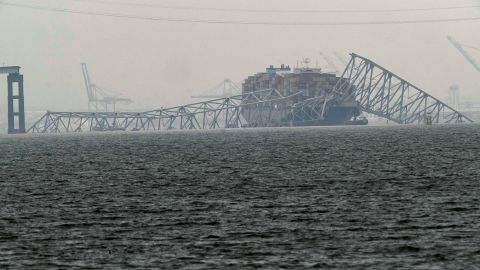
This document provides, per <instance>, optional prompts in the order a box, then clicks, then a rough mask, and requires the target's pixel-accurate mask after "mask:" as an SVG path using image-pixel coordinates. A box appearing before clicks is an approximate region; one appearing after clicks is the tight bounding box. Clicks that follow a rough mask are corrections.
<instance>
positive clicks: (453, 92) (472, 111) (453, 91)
mask: <svg viewBox="0 0 480 270" xmlns="http://www.w3.org/2000/svg"><path fill="white" fill-rule="evenodd" d="M447 39H448V41H450V43H451V44H452V45H453V46H454V47H455V49H457V51H458V52H459V53H460V54H461V55H462V56H463V57H464V58H465V60H467V62H468V63H470V65H471V66H472V67H473V68H474V69H475V70H476V71H478V72H480V63H479V62H478V61H477V60H476V59H475V58H474V57H473V55H471V54H470V53H469V52H468V51H467V48H468V49H472V50H476V51H479V52H480V48H476V47H473V46H469V45H465V44H461V43H460V42H458V41H456V40H455V39H454V38H453V37H451V36H448V37H447ZM449 101H450V103H451V104H452V106H453V107H454V108H455V109H457V110H460V111H462V112H464V113H465V114H468V115H470V116H472V117H476V118H479V119H480V103H478V102H477V103H475V102H472V101H467V102H461V99H460V88H459V86H458V85H456V84H454V85H452V86H450V88H449Z"/></svg>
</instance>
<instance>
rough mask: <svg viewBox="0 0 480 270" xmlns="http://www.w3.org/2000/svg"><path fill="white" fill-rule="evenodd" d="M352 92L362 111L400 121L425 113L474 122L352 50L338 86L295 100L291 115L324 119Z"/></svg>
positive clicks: (435, 117)
mask: <svg viewBox="0 0 480 270" xmlns="http://www.w3.org/2000/svg"><path fill="white" fill-rule="evenodd" d="M352 96H353V97H355V100H356V101H357V102H358V105H359V106H360V108H361V109H362V110H363V111H365V112H367V113H371V114H374V115H377V116H380V117H383V118H386V119H388V120H391V121H393V122H395V123H399V124H413V123H422V122H423V121H425V119H426V117H430V119H431V120H432V122H433V123H463V122H473V121H472V120H471V119H469V118H468V117H466V116H465V115H463V114H462V113H460V112H458V111H456V110H455V109H453V108H452V107H450V106H448V105H447V104H445V103H443V102H441V101H440V100H438V99H437V98H435V97H433V96H431V95H430V94H428V93H427V92H425V91H423V90H421V89H420V88H418V87H417V86H415V85H413V84H411V83H409V82H407V81H406V80H404V79H402V78H400V77H399V76H397V75H396V74H394V73H393V72H391V71H389V70H387V69H385V68H383V67H382V66H380V65H378V64H376V63H375V62H373V61H371V60H369V59H367V58H365V57H362V56H359V55H357V54H353V53H352V54H351V59H350V62H349V63H348V65H347V67H346V68H345V70H344V72H343V74H342V79H341V80H339V81H338V82H337V84H336V85H335V87H334V88H333V89H332V90H331V91H330V92H329V93H326V94H325V96H321V97H315V98H312V99H308V100H305V101H304V102H301V103H298V104H295V106H294V107H293V110H292V116H291V117H292V119H297V116H298V115H302V116H303V118H302V119H300V120H302V121H305V122H308V121H313V120H315V119H323V117H324V116H325V114H326V113H327V111H328V108H329V107H331V106H336V105H338V104H339V103H341V102H342V101H345V100H349V99H350V98H351V97H352ZM305 112H307V113H305Z"/></svg>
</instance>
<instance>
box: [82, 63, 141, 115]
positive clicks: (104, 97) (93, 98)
mask: <svg viewBox="0 0 480 270" xmlns="http://www.w3.org/2000/svg"><path fill="white" fill-rule="evenodd" d="M81 66H82V73H83V80H84V83H85V89H86V90H87V97H88V110H89V111H91V110H92V109H95V111H96V112H98V109H99V105H100V107H101V109H102V111H108V106H109V105H112V106H113V111H115V110H116V105H117V103H132V100H131V99H129V98H121V97H118V95H115V94H113V95H112V94H109V92H108V91H106V90H103V89H101V88H99V87H97V85H95V84H94V83H92V81H91V79H90V74H89V73H88V68H87V64H85V63H82V64H81ZM92 107H93V108H92Z"/></svg>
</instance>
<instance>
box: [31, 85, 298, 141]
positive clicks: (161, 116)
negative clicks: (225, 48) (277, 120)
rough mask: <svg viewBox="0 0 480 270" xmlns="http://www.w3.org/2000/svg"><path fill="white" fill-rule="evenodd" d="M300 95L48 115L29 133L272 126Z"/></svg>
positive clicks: (271, 93)
mask: <svg viewBox="0 0 480 270" xmlns="http://www.w3.org/2000/svg"><path fill="white" fill-rule="evenodd" d="M300 94H302V92H298V93H295V94H293V95H290V96H284V95H282V94H281V93H280V92H279V91H277V90H275V89H268V90H262V91H256V92H250V93H244V94H242V95H237V96H233V97H228V98H219V99H214V100H210V101H205V102H198V103H193V104H188V105H184V106H177V107H172V108H162V109H159V110H153V111H148V112H142V113H129V112H98V113H91V112H47V113H46V114H45V115H44V116H43V117H42V118H41V119H40V120H38V121H37V122H36V123H35V124H34V125H33V126H32V127H31V128H30V129H29V130H28V132H32V133H59V132H82V131H120V130H121V131H140V130H142V131H148V130H171V129H215V128H239V127H250V126H252V125H251V123H255V126H262V127H267V126H270V125H271V124H272V121H271V119H270V115H271V112H272V111H274V110H278V105H279V104H282V103H284V102H285V100H287V99H290V98H292V97H295V96H297V95H300ZM249 111H254V112H253V113H248V112H249Z"/></svg>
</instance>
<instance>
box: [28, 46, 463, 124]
mask: <svg viewBox="0 0 480 270" xmlns="http://www.w3.org/2000/svg"><path fill="white" fill-rule="evenodd" d="M302 94H304V93H303V92H301V91H300V92H296V93H294V94H291V95H284V94H282V93H280V92H279V91H278V90H276V89H266V90H261V91H255V92H248V93H243V94H240V95H235V96H232V97H227V98H217V99H213V100H209V101H204V102H197V103H193V104H188V105H184V106H177V107H172V108H162V109H159V110H153V111H147V112H141V113H131V112H47V113H46V114H45V115H44V116H43V117H42V118H41V119H40V120H38V121H37V122H36V123H35V124H34V125H33V126H32V127H31V128H30V129H29V130H28V132H31V133H59V132H81V131H149V130H152V131H157V130H171V129H216V128H244V127H271V126H292V125H297V126H298V125H308V124H311V123H314V122H316V121H319V120H322V119H324V118H325V116H326V114H327V112H328V110H329V109H331V108H333V107H335V106H338V105H339V104H340V103H341V102H343V101H345V100H349V99H351V97H352V96H353V97H355V100H356V102H357V106H358V107H359V108H360V110H361V111H364V112H367V113H370V114H374V115H377V116H379V117H383V118H386V119H388V120H390V121H393V122H395V123H398V124H413V123H422V122H423V121H424V120H425V119H426V117H428V118H429V119H430V120H431V121H432V122H433V123H464V122H472V120H471V119H469V118H468V117H466V116H465V115H463V114H462V113H460V112H458V111H456V110H454V109H453V108H452V107H450V106H448V105H447V104H445V103H443V102H441V101H440V100H438V99H436V98H434V97H433V96H431V95H429V94H428V93H426V92H425V91H423V90H421V89H420V88H418V87H416V86H414V85H412V84H411V83H409V82H407V81H405V80H404V79H402V78H400V77H399V76H397V75H395V74H394V73H392V72H390V71H388V70H387V69H385V68H383V67H382V66H380V65H378V64H376V63H374V62H373V61H371V60H369V59H367V58H364V57H362V56H359V55H357V54H351V59H350V62H349V63H348V65H347V67H346V68H345V70H344V72H343V74H342V76H341V79H340V80H339V81H338V82H337V84H336V85H335V87H333V88H332V89H331V90H329V91H326V92H325V93H324V94H323V95H321V96H317V97H313V98H310V99H306V100H303V101H301V102H296V103H295V102H293V101H294V100H295V99H296V98H297V96H299V95H302ZM286 101H290V102H286ZM287 104H293V105H291V106H290V105H287ZM279 114H280V115H281V117H280V118H279V117H278V115H279ZM272 115H276V117H272ZM278 119H281V121H279V120H278Z"/></svg>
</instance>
